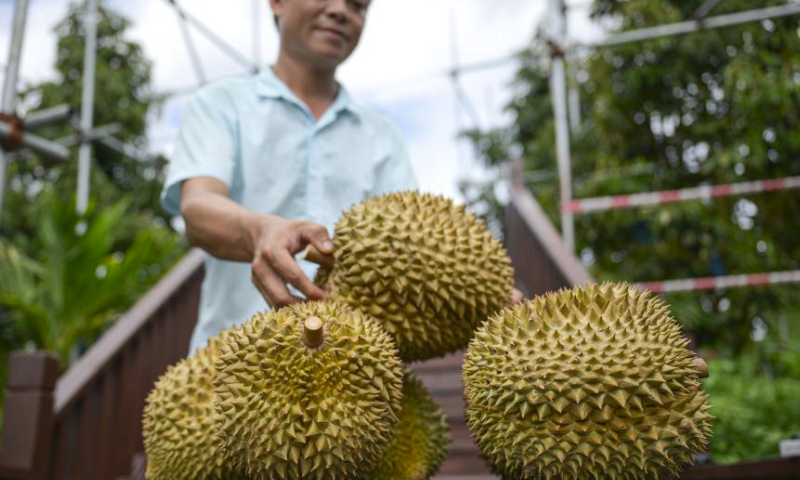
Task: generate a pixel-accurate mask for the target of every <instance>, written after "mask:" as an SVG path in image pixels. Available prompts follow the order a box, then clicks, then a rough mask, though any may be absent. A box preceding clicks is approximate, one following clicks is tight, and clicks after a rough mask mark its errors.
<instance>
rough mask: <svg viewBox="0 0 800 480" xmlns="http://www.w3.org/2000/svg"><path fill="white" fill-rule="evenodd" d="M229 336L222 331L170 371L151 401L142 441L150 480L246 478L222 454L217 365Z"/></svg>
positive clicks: (155, 386)
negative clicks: (218, 411)
mask: <svg viewBox="0 0 800 480" xmlns="http://www.w3.org/2000/svg"><path fill="white" fill-rule="evenodd" d="M230 334H231V331H230V330H224V331H223V332H221V333H220V334H219V335H218V336H216V337H213V338H211V339H209V341H208V345H207V346H206V347H204V348H201V349H199V350H198V351H197V352H196V353H195V355H194V356H192V357H189V358H186V359H184V360H181V361H180V362H178V363H177V364H175V365H173V366H171V367H169V368H168V369H167V371H166V372H165V373H164V374H163V375H162V376H161V377H159V379H158V380H157V381H156V383H155V385H154V387H153V390H151V391H150V394H149V395H148V396H147V400H146V405H145V408H144V414H143V419H142V437H143V440H144V447H145V453H146V454H147V471H146V476H147V478H148V479H149V480H175V479H180V480H234V479H243V478H244V477H243V476H241V475H239V474H237V472H236V471H235V469H233V468H232V466H231V465H230V463H229V462H227V460H226V458H225V455H224V453H223V451H222V450H221V446H222V445H221V442H220V441H219V440H220V439H219V436H218V428H219V420H220V418H219V417H218V416H217V413H216V410H215V408H214V403H213V399H214V387H213V386H212V382H213V380H214V376H215V370H214V364H215V362H216V361H217V359H218V358H219V353H220V350H219V347H220V344H221V343H222V342H223V341H224V340H225V339H226V338H227V337H228V336H229V335H230Z"/></svg>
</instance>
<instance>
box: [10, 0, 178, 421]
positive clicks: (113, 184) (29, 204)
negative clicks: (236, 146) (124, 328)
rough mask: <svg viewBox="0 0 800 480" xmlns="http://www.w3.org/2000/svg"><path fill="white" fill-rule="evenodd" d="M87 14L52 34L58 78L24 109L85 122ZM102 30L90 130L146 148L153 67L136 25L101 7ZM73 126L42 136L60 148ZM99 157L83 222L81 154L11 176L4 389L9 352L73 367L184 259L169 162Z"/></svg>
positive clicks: (70, 18) (26, 100)
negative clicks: (71, 112) (57, 110)
mask: <svg viewBox="0 0 800 480" xmlns="http://www.w3.org/2000/svg"><path fill="white" fill-rule="evenodd" d="M84 11H85V4H72V5H70V7H69V11H68V14H67V16H66V17H65V19H64V20H62V21H61V22H60V23H59V24H58V25H57V26H56V28H55V33H56V35H57V37H58V49H57V51H58V53H57V59H56V65H55V67H56V70H57V72H58V78H57V79H56V80H54V81H50V82H45V83H42V84H39V85H31V86H29V87H28V88H26V89H25V90H24V92H23V94H22V102H21V105H22V108H24V109H28V110H32V109H39V108H47V107H52V106H56V105H62V104H67V105H70V106H71V107H72V108H73V109H75V111H80V104H81V89H82V80H83V78H82V76H83V59H84V53H85V52H84V14H83V12H84ZM98 22H99V23H98V50H97V57H98V58H97V75H96V93H95V104H94V119H95V122H94V123H95V125H105V124H109V123H118V124H120V126H121V130H120V131H119V133H117V134H116V135H115V136H116V137H117V138H119V139H120V140H122V141H124V142H126V143H129V144H132V145H134V146H137V147H142V148H143V147H145V146H146V136H145V130H146V124H147V115H148V114H151V113H152V112H153V111H154V109H156V108H158V106H159V102H158V101H157V99H155V98H154V96H153V94H152V91H151V70H152V67H151V62H150V61H149V60H148V59H147V58H145V56H144V53H143V51H142V48H141V46H140V45H138V44H137V43H136V42H133V41H131V40H129V39H128V38H126V32H127V29H128V28H129V27H130V22H129V21H128V20H126V19H125V18H123V17H121V16H119V15H117V14H116V13H114V12H112V11H110V10H108V9H107V8H105V6H104V5H103V4H102V2H101V4H100V6H99V16H98ZM77 127H78V125H77V123H76V122H73V124H71V125H55V126H50V127H47V128H44V129H42V130H40V131H39V132H38V133H40V134H41V135H43V136H45V137H47V138H51V139H57V138H61V137H64V136H67V135H70V134H72V133H75V132H76V131H77V130H78V128H77ZM93 152H94V156H93V165H92V175H91V199H90V208H89V210H88V211H87V212H86V214H84V215H77V214H76V213H74V209H75V206H74V205H75V204H74V197H75V189H76V184H77V148H73V149H71V156H70V158H69V160H68V161H66V162H54V161H52V160H48V159H45V158H42V157H40V156H37V155H32V156H27V157H24V158H22V157H21V158H18V159H17V160H16V161H13V162H11V164H10V166H9V169H8V186H9V187H10V188H8V189H7V190H6V193H5V198H4V212H3V223H2V227H1V228H0V382H1V383H2V384H5V371H6V366H7V355H8V353H9V352H10V351H12V350H14V349H17V348H21V347H23V346H30V347H33V348H38V349H47V350H49V351H51V352H53V353H55V354H56V355H57V356H58V357H59V359H60V361H61V366H62V368H66V367H67V366H68V363H69V361H70V359H71V358H74V356H75V355H78V354H80V353H81V352H82V350H84V349H85V348H87V347H88V346H89V345H90V344H91V342H93V341H94V340H95V339H96V338H97V337H98V336H99V335H100V334H101V333H102V332H103V331H104V330H105V329H106V328H107V327H108V325H109V324H110V323H112V322H113V321H114V320H115V319H116V318H117V317H118V316H119V314H120V313H121V312H123V311H124V310H125V309H127V308H128V307H129V306H130V305H131V304H132V303H133V302H134V301H135V300H136V299H137V298H138V297H139V296H140V295H141V294H142V293H143V292H144V291H145V290H146V289H147V288H149V287H150V286H152V285H153V283H154V282H155V281H156V280H157V279H158V278H159V277H160V276H161V275H162V274H163V273H165V272H166V271H167V270H168V269H169V268H170V267H171V266H172V265H173V264H174V262H175V261H176V260H177V258H178V257H179V256H180V254H181V253H182V252H183V251H184V250H185V247H184V246H183V245H182V244H181V243H180V241H179V237H178V236H177V235H176V234H175V233H174V232H172V231H171V230H170V229H169V228H168V226H167V220H168V216H167V214H166V212H164V211H163V210H162V209H161V208H160V206H159V203H158V194H159V192H160V190H161V187H162V184H163V173H162V171H163V167H164V162H163V161H159V160H156V161H152V162H140V161H137V160H133V159H130V158H127V157H125V156H122V155H120V154H118V153H117V152H115V151H113V150H111V149H108V148H105V147H103V146H97V145H96V146H95V147H94V148H93ZM12 212H13V213H12ZM1 395H2V390H1V389H0V396H1ZM1 400H2V398H0V406H2V402H1Z"/></svg>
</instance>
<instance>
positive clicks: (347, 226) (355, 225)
mask: <svg viewBox="0 0 800 480" xmlns="http://www.w3.org/2000/svg"><path fill="white" fill-rule="evenodd" d="M333 244H334V252H335V253H334V257H335V265H334V267H333V268H332V269H326V268H322V267H321V268H320V269H319V270H318V273H317V276H316V278H315V282H316V283H317V284H318V285H321V286H322V287H323V288H324V289H325V291H326V294H327V298H330V299H333V300H337V301H341V302H344V303H346V304H348V305H350V306H351V307H353V308H357V309H360V310H362V311H364V312H365V313H367V314H369V315H370V316H372V317H374V318H376V319H377V320H378V321H379V322H381V324H382V325H383V327H384V328H385V329H386V330H387V331H388V332H389V334H391V335H392V337H393V338H394V339H395V342H396V343H397V347H398V350H399V351H400V357H401V358H402V359H403V360H404V361H406V362H411V361H417V360H426V359H429V358H434V357H439V356H443V355H445V354H447V353H451V352H455V351H457V350H460V349H463V348H465V347H466V346H467V343H468V342H469V340H470V339H471V338H472V335H473V332H474V330H475V329H476V328H477V327H478V326H479V324H480V322H482V321H484V320H485V319H486V318H487V317H489V315H491V314H493V313H496V312H497V311H499V310H500V309H502V308H503V307H504V306H506V305H507V304H508V303H509V301H510V299H511V291H512V288H513V269H512V268H511V261H510V259H509V257H508V254H507V253H506V251H505V249H504V248H503V245H502V244H501V243H500V242H499V241H498V240H497V239H496V238H494V236H493V235H492V234H491V232H489V230H488V229H487V228H486V226H485V224H484V222H483V220H481V219H479V218H478V217H477V216H476V215H475V214H474V213H472V212H468V211H467V210H466V209H465V207H464V206H463V205H455V204H454V203H453V202H452V201H451V200H449V199H447V198H445V197H441V196H437V195H431V194H422V193H418V192H413V191H406V192H399V193H391V194H388V195H383V196H379V197H374V198H371V199H369V200H366V201H365V202H362V203H359V204H357V205H354V206H353V207H351V208H350V209H349V210H348V211H347V212H345V213H344V214H343V215H342V216H341V218H340V219H339V221H338V223H337V224H336V228H335V231H334V237H333Z"/></svg>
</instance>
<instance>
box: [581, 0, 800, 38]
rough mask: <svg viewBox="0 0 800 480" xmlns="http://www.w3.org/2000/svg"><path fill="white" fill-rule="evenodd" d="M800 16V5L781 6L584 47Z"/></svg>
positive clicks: (651, 30) (639, 32) (627, 35)
mask: <svg viewBox="0 0 800 480" xmlns="http://www.w3.org/2000/svg"><path fill="white" fill-rule="evenodd" d="M797 14H800V4H791V5H781V6H778V7H767V8H759V9H755V10H747V11H745V12H737V13H730V14H726V15H718V16H716V17H709V18H703V19H698V20H688V21H685V22H678V23H669V24H666V25H659V26H657V27H649V28H640V29H638V30H631V31H628V32H623V33H618V34H616V35H613V36H612V37H609V38H607V39H605V40H601V41H599V42H597V43H591V44H588V45H584V46H586V47H610V46H613V45H622V44H624V43H633V42H642V41H645V40H652V39H654V38H660V37H671V36H675V35H683V34H686V33H694V32H700V31H704V30H713V29H716V28H723V27H730V26H734V25H741V24H744V23H750V22H758V21H761V20H768V19H772V18H779V17H788V16H790V15H797Z"/></svg>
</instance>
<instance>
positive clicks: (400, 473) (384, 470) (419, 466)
mask: <svg viewBox="0 0 800 480" xmlns="http://www.w3.org/2000/svg"><path fill="white" fill-rule="evenodd" d="M400 404H401V406H402V412H401V413H400V421H399V422H398V423H397V425H395V427H394V435H392V438H391V439H390V440H389V447H388V448H387V449H386V450H385V451H384V453H383V456H381V459H380V461H379V462H378V467H377V468H376V469H375V470H374V471H373V472H371V473H370V474H368V475H367V476H366V479H368V480H426V479H428V478H430V477H431V476H432V475H433V474H434V473H436V471H437V470H439V467H440V466H441V465H442V462H444V459H445V457H447V448H448V446H449V445H450V427H449V426H448V424H447V418H446V417H445V415H444V413H443V412H442V409H441V408H440V407H439V405H437V404H436V402H434V401H433V398H431V394H430V392H428V389H427V388H425V385H423V384H422V382H421V381H420V380H419V378H417V376H416V375H414V374H413V373H412V372H410V371H406V374H405V377H403V399H402V400H401V402H400Z"/></svg>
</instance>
